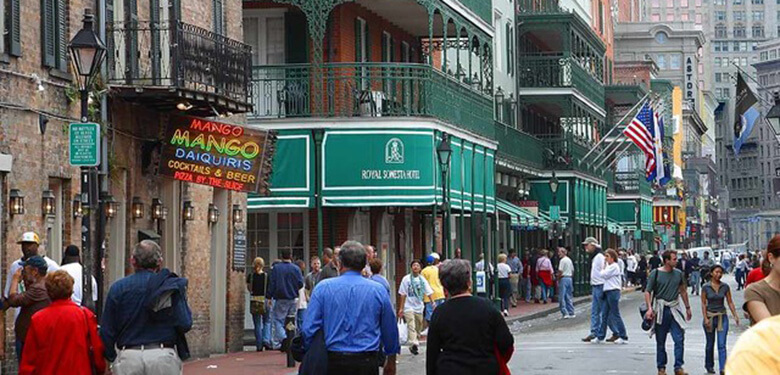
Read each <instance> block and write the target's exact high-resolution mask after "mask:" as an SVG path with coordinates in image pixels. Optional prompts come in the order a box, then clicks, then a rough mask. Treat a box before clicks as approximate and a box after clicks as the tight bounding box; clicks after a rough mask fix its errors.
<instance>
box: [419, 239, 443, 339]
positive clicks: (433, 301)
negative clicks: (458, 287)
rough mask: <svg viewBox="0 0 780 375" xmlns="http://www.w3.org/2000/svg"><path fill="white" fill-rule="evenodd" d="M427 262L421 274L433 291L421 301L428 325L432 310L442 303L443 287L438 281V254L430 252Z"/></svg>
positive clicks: (439, 260)
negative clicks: (423, 304) (423, 303)
mask: <svg viewBox="0 0 780 375" xmlns="http://www.w3.org/2000/svg"><path fill="white" fill-rule="evenodd" d="M427 261H428V266H426V267H425V268H423V270H422V272H421V274H422V276H423V277H424V278H425V280H427V281H428V285H430V286H431V289H433V294H432V295H431V296H430V297H428V296H425V297H424V300H423V301H424V302H425V321H426V322H428V323H430V322H431V316H432V315H433V310H435V309H436V308H437V307H439V306H440V305H441V304H442V303H444V287H443V286H442V285H441V281H440V280H439V263H441V259H440V256H439V253H437V252H432V253H431V255H429V256H428V259H427ZM426 331H427V329H426Z"/></svg>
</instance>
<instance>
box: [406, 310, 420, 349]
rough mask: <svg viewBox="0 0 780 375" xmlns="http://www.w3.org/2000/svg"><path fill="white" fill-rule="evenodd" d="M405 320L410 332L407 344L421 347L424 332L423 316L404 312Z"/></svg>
mask: <svg viewBox="0 0 780 375" xmlns="http://www.w3.org/2000/svg"><path fill="white" fill-rule="evenodd" d="M404 320H405V321H406V327H407V329H408V330H409V339H408V340H407V342H408V343H409V344H411V345H420V338H419V335H420V332H422V330H423V314H422V313H419V314H418V313H415V312H413V311H404Z"/></svg>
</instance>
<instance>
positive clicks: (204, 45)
mask: <svg viewBox="0 0 780 375" xmlns="http://www.w3.org/2000/svg"><path fill="white" fill-rule="evenodd" d="M107 35H108V37H107V48H108V66H109V71H108V83H109V84H110V85H111V88H112V91H113V92H114V93H115V95H117V96H120V97H123V98H125V99H127V100H132V101H137V102H142V103H144V104H146V105H149V106H152V107H156V108H159V109H173V108H176V105H177V104H179V103H183V104H184V105H186V106H188V107H189V111H188V113H190V114H200V115H213V114H214V112H213V111H214V110H217V111H219V112H220V113H225V112H233V113H242V112H247V111H249V110H250V109H251V107H250V103H249V102H248V99H247V98H249V88H250V77H251V69H252V56H251V48H250V47H249V46H248V45H246V44H244V43H242V42H240V41H237V40H233V39H230V38H227V37H225V36H223V35H219V34H215V33H213V32H211V31H209V30H206V29H203V28H200V27H197V26H194V25H191V24H187V23H184V22H179V21H173V22H151V21H132V22H113V23H110V24H109V26H108V32H107Z"/></svg>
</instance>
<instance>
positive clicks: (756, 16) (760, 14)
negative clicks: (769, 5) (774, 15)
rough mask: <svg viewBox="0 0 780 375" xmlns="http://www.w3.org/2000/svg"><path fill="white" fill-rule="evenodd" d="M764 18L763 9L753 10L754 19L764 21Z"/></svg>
mask: <svg viewBox="0 0 780 375" xmlns="http://www.w3.org/2000/svg"><path fill="white" fill-rule="evenodd" d="M763 20H764V11H763V10H754V11H753V21H763Z"/></svg>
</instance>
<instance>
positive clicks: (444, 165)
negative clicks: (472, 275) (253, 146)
mask: <svg viewBox="0 0 780 375" xmlns="http://www.w3.org/2000/svg"><path fill="white" fill-rule="evenodd" d="M436 155H437V156H438V157H439V166H440V167H441V196H442V204H443V205H444V207H443V208H444V215H443V216H444V217H443V221H444V225H442V228H443V229H442V232H443V241H442V246H443V247H444V249H442V250H443V251H442V252H443V253H444V255H445V257H446V258H447V259H449V258H451V257H452V254H450V251H451V249H452V245H451V244H450V241H451V240H452V236H451V235H450V199H449V195H450V194H449V184H448V183H447V181H448V178H447V176H448V174H449V170H450V158H451V157H452V147H450V136H449V134H447V133H442V135H441V142H440V143H439V146H438V147H436Z"/></svg>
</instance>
